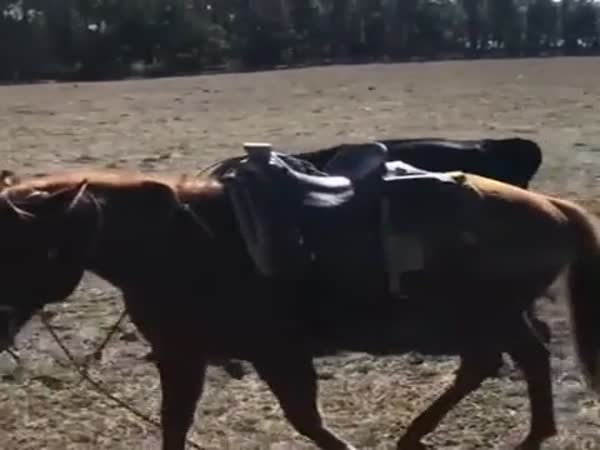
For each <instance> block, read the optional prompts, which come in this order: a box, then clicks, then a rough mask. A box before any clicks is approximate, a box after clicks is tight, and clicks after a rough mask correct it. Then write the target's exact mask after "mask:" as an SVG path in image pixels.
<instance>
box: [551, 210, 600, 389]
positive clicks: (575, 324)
mask: <svg viewBox="0 0 600 450" xmlns="http://www.w3.org/2000/svg"><path fill="white" fill-rule="evenodd" d="M551 202H552V204H553V205H554V206H555V207H557V208H558V209H559V210H560V211H561V212H562V213H563V214H564V215H565V216H567V218H568V219H569V222H570V223H571V225H572V227H573V229H574V230H575V232H576V233H577V248H576V254H575V258H574V259H573V261H572V262H571V265H570V267H569V269H568V272H567V289H568V291H569V309H570V319H571V329H572V335H573V339H574V344H575V350H576V352H577V356H578V358H579V363H580V367H581V369H582V372H583V375H584V376H585V379H586V382H587V384H588V387H589V388H590V389H592V390H593V391H595V392H596V393H600V234H599V231H598V229H597V228H596V225H595V224H594V221H595V218H594V216H592V215H591V214H590V213H588V212H586V211H585V210H584V209H583V208H582V207H580V206H578V205H576V204H574V203H572V202H568V201H565V200H560V199H555V198H553V199H551Z"/></svg>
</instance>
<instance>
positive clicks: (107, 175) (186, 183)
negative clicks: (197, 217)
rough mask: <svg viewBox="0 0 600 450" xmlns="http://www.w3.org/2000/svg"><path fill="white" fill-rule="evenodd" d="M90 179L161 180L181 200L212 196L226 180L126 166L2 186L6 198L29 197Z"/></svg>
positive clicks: (140, 184)
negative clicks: (148, 171)
mask: <svg viewBox="0 0 600 450" xmlns="http://www.w3.org/2000/svg"><path fill="white" fill-rule="evenodd" d="M83 181H87V185H88V187H89V188H90V189H92V190H93V189H94V188H97V189H121V190H138V189H144V187H146V186H148V184H149V183H151V184H159V185H162V186H163V187H165V188H167V189H168V190H170V191H171V192H172V193H173V196H174V197H175V198H177V199H178V200H181V201H186V200H188V199H192V198H193V199H201V198H203V197H207V198H212V197H214V196H216V195H219V194H220V193H221V192H222V191H223V186H222V184H221V183H220V182H219V181H218V180H217V179H216V178H214V177H211V176H195V177H192V176H189V175H186V174H183V175H170V174H145V173H141V172H136V171H126V170H114V169H110V170H109V169H106V170H90V169H82V170H73V171H69V172H60V173H53V174H44V175H32V176H28V177H22V178H20V179H19V180H18V181H17V182H15V183H14V184H12V185H9V186H6V187H4V188H3V189H2V194H3V196H4V197H5V198H7V199H8V198H12V199H26V198H27V197H29V196H31V195H32V194H34V193H36V192H47V193H52V192H56V191H58V190H61V189H66V188H71V187H75V186H77V185H78V184H81V183H82V182H83Z"/></svg>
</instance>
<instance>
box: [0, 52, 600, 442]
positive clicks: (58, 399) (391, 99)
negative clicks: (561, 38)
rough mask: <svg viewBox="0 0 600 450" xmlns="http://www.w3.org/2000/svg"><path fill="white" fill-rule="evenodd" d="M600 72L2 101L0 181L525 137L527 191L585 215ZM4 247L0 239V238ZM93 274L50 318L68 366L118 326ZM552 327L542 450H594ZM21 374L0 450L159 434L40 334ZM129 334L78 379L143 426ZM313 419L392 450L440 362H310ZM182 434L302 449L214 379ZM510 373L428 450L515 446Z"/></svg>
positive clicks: (246, 383)
mask: <svg viewBox="0 0 600 450" xmlns="http://www.w3.org/2000/svg"><path fill="white" fill-rule="evenodd" d="M598 76H600V59H595V58H587V59H577V58H564V59H546V60H520V61H489V62H444V63H424V64H402V65H400V64H394V65H369V66H346V67H327V68H312V69H301V70H290V71H278V72H268V73H255V74H228V75H213V76H197V77H189V78H171V79H163V80H148V81H126V82H114V83H93V84H83V83H82V84H45V85H35V86H18V87H0V99H1V100H0V155H1V163H0V166H2V167H0V168H7V169H12V170H15V171H16V172H20V173H22V172H26V173H37V172H46V171H50V170H57V169H65V168H66V169H71V168H76V167H81V166H95V167H132V168H137V169H142V170H146V171H178V172H179V171H181V172H194V171H196V170H198V169H200V168H201V167H202V166H204V165H205V164H207V163H210V162H212V161H214V160H216V159H218V158H220V157H223V156H226V155H234V154H238V153H240V152H241V144H242V143H243V142H244V141H257V140H258V141H270V142H273V143H274V144H275V145H277V146H278V148H281V149H283V150H288V149H289V150H300V149H310V148H317V147H320V146H325V145H329V144H335V143H339V142H342V141H361V140H365V139H372V138H383V137H390V138H391V137H410V136H449V137H457V138H477V137H503V136H515V135H519V136H523V137H526V138H531V139H534V140H536V141H537V142H539V144H540V145H541V146H542V149H543V151H544V163H543V167H542V169H541V171H540V173H539V175H538V177H537V178H536V181H535V183H534V186H533V187H534V189H539V190H542V191H544V192H547V193H555V194H560V195H563V196H566V197H567V198H569V199H574V200H580V201H582V202H584V204H585V205H586V206H588V207H590V208H591V209H592V210H594V211H596V212H600V202H598V201H596V197H597V195H598V193H599V191H600V183H598V180H597V178H598V175H597V167H600V106H599V104H600V84H599V83H598ZM5 238H9V237H5ZM121 307H122V304H121V300H120V298H119V296H118V294H117V293H116V292H115V290H114V289H112V288H110V287H108V286H106V285H105V284H103V283H102V282H100V281H99V280H97V279H94V278H92V277H89V279H88V280H87V281H86V283H85V285H84V286H82V287H81V288H80V289H79V290H78V291H77V292H76V293H75V294H74V295H73V296H72V297H71V298H70V299H69V301H68V302H65V303H64V304H61V305H56V306H55V307H53V308H51V310H52V311H53V312H54V313H55V316H54V317H53V319H52V320H53V323H55V324H57V326H58V329H59V332H60V335H61V336H62V338H63V339H64V340H65V342H66V344H67V345H68V347H69V348H70V349H71V350H72V351H73V352H74V353H75V354H76V355H78V356H79V357H84V356H85V355H86V354H88V353H90V352H91V351H92V349H93V348H94V346H95V345H97V344H98V343H99V342H100V341H101V340H102V338H103V337H104V335H105V333H106V330H107V329H108V328H109V326H110V325H111V324H112V322H113V321H114V320H115V318H116V317H117V316H118V314H119V312H120V311H121ZM544 314H545V316H546V317H547V318H549V319H550V321H551V322H552V327H553V331H554V341H553V349H552V353H553V376H554V387H555V390H556V392H555V400H556V411H557V419H558V422H559V428H560V435H559V436H558V437H557V438H556V439H554V440H553V441H552V442H551V443H549V444H548V445H547V447H546V448H548V449H556V450H569V449H600V435H599V433H598V430H599V428H598V427H599V426H600V402H598V401H596V400H594V398H593V397H592V395H591V394H588V393H586V392H585V391H584V388H583V384H582V380H581V376H580V373H579V371H578V369H577V366H576V365H575V363H574V361H573V358H572V355H573V350H572V347H571V345H570V339H569V328H568V324H567V322H566V315H565V311H564V308H563V306H562V304H560V303H559V304H558V305H554V306H553V305H548V304H546V305H545V306H544ZM19 347H20V354H21V356H22V358H23V367H21V368H20V369H19V370H16V369H15V364H14V363H13V361H12V360H11V359H10V358H9V357H7V356H6V355H1V356H0V375H1V376H2V378H1V379H0V449H3V450H17V449H18V450H26V449H36V450H41V449H52V450H55V449H114V450H118V449H131V450H133V449H135V450H137V449H155V448H158V444H159V435H158V432H157V430H156V429H154V428H153V427H152V426H150V425H147V424H145V423H142V422H140V421H139V420H138V419H137V418H136V417H134V416H133V415H131V414H130V413H128V412H126V411H123V410H121V409H119V408H117V407H116V406H115V405H114V404H113V403H112V402H111V401H110V400H107V399H106V398H105V397H103V396H102V395H100V394H98V393H96V392H95V391H94V390H93V389H91V388H90V387H89V386H88V385H87V384H86V383H80V378H79V377H78V375H77V374H76V373H75V372H74V371H73V370H72V369H71V368H70V367H68V365H67V366H64V365H65V364H66V360H65V358H64V355H63V354H62V353H61V352H60V350H59V348H58V347H57V345H56V344H55V343H53V342H52V340H51V339H50V337H49V335H48V334H47V332H46V331H44V330H43V329H42V328H41V327H40V324H39V321H38V320H34V321H33V322H32V323H31V325H30V326H28V327H27V329H26V330H24V331H23V333H21V335H20V340H19ZM146 350H147V347H146V344H145V343H144V342H143V341H140V340H139V338H138V337H137V336H136V334H135V333H134V332H133V327H132V325H131V324H130V323H127V325H126V326H124V327H123V330H122V331H120V332H118V333H117V336H115V338H114V340H113V341H112V342H111V344H110V345H109V347H108V348H107V350H106V351H105V353H104V356H103V358H102V360H101V361H100V362H98V363H94V364H92V366H91V367H92V369H91V373H92V375H93V376H94V377H95V378H96V379H98V380H101V381H102V382H103V383H104V385H105V386H106V387H107V389H108V390H110V391H111V392H113V393H114V394H115V395H117V396H118V397H119V398H121V399H123V400H125V401H127V402H128V403H129V404H131V405H132V406H133V407H135V408H137V409H139V410H140V411H142V412H144V413H147V414H149V415H151V416H153V417H155V418H156V417H157V414H156V413H157V408H158V402H159V397H160V394H159V387H158V379H157V375H156V372H155V369H154V367H153V366H152V365H151V364H149V363H148V362H146V361H144V360H143V359H141V357H142V356H143V355H144V354H145V352H146ZM318 364H319V372H320V378H321V403H322V409H323V412H324V415H325V418H326V421H327V422H328V423H329V424H330V425H331V427H332V428H333V429H334V430H335V431H336V432H338V433H340V434H341V435H342V436H344V437H345V438H347V439H348V440H350V442H352V443H353V444H355V445H356V446H357V447H358V448H361V449H375V448H377V449H386V448H392V447H393V444H394V442H395V439H396V438H397V437H398V436H399V435H400V434H401V433H402V431H403V430H404V428H405V426H406V425H407V424H408V422H409V421H410V419H411V418H412V417H414V416H415V415H416V414H417V413H418V412H419V411H421V410H422V409H423V408H424V407H425V405H426V404H428V403H429V402H430V401H431V400H432V399H433V398H434V397H435V395H436V394H437V393H438V392H440V391H441V390H442V389H443V388H444V387H445V386H446V385H447V384H448V383H449V382H450V381H451V379H452V370H453V369H454V368H455V360H454V359H451V358H436V359H425V360H422V359H421V358H419V357H418V355H407V356H402V357H386V358H380V359H375V358H372V357H370V356H367V355H362V354H352V355H347V356H342V357H337V358H327V359H323V360H320V361H319V363H318ZM209 375H210V376H209V380H208V386H207V390H206V393H205V396H204V398H203V400H202V403H201V407H200V408H198V412H197V416H196V422H195V426H194V429H193V432H192V433H191V435H190V437H191V438H192V439H193V440H194V441H196V442H198V443H201V445H202V446H203V448H206V449H215V450H216V449H225V448H229V449H242V448H244V449H258V448H260V449H279V450H284V449H310V448H313V447H312V446H311V445H310V444H308V443H307V441H306V440H304V439H303V438H301V437H299V436H298V435H297V434H296V433H295V432H294V431H293V430H292V429H291V427H290V426H289V425H288V424H287V422H285V421H284V420H283V419H282V416H281V413H280V410H279V407H278V406H277V405H276V403H275V401H274V399H273V397H272V396H271V394H270V393H269V391H268V390H267V388H266V387H265V385H264V384H263V383H261V382H260V381H258V380H257V378H256V377H255V375H254V373H251V374H250V375H249V376H248V377H246V378H245V379H244V380H242V381H236V380H232V379H230V378H228V377H227V376H226V375H224V374H223V373H222V372H221V371H220V370H219V369H212V370H211V371H210V374H209ZM527 425H528V407H527V401H526V395H525V389H524V384H523V383H522V381H521V375H520V372H518V371H516V370H514V368H513V367H512V365H511V364H508V365H507V368H506V370H504V371H503V373H502V376H501V377H500V378H498V379H494V380H490V381H488V382H486V383H485V385H484V386H483V387H482V388H481V389H480V390H479V391H477V392H476V393H475V394H474V395H472V396H470V397H469V398H468V399H467V400H466V401H464V402H463V403H462V404H461V405H460V407H458V408H457V409H455V410H454V411H453V412H452V413H451V415H450V416H449V417H448V418H447V420H445V421H444V423H443V425H442V426H441V427H440V428H439V429H438V430H437V432H436V433H435V434H434V435H433V436H432V437H431V438H430V443H431V444H432V445H433V446H434V447H435V448H438V449H453V450H454V449H475V448H482V449H490V448H506V446H509V445H510V444H514V443H515V442H516V441H517V440H518V439H519V438H520V437H521V436H522V435H523V433H524V432H525V431H526V428H527Z"/></svg>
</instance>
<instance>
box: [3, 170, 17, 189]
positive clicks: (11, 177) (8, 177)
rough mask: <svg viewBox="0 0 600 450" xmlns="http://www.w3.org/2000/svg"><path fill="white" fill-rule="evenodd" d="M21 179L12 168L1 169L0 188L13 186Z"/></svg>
mask: <svg viewBox="0 0 600 450" xmlns="http://www.w3.org/2000/svg"><path fill="white" fill-rule="evenodd" d="M20 181H21V180H20V178H19V177H18V176H17V175H16V174H15V173H14V172H13V171H12V170H7V169H3V170H0V190H2V189H4V188H7V187H10V186H13V185H15V184H17V183H19V182H20Z"/></svg>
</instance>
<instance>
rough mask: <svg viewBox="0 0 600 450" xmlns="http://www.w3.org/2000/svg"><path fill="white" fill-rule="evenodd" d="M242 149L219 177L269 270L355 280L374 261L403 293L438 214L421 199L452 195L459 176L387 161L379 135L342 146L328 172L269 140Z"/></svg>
mask: <svg viewBox="0 0 600 450" xmlns="http://www.w3.org/2000/svg"><path fill="white" fill-rule="evenodd" d="M244 150H245V151H246V153H247V157H246V158H244V159H242V160H241V161H240V162H239V164H237V165H236V166H235V167H233V168H231V169H230V170H229V171H227V172H226V173H225V174H224V175H223V176H222V178H221V181H222V182H223V183H224V185H225V189H226V192H227V193H228V195H229V197H230V199H231V201H232V205H233V209H234V213H235V217H236V219H237V222H238V225H239V227H240V230H241V233H242V235H243V237H244V241H245V243H246V246H247V249H248V253H249V255H250V257H251V259H252V260H253V262H254V264H255V266H256V268H257V269H258V271H259V272H260V273H261V274H262V275H264V276H267V277H291V278H298V277H300V276H302V275H304V274H307V273H310V272H311V271H315V270H316V271H317V272H318V273H319V274H320V275H323V274H324V273H325V274H327V275H328V276H330V277H332V278H337V279H353V280H356V279H357V276H364V271H365V267H367V268H369V269H370V268H373V271H372V272H373V273H379V274H384V275H385V276H386V277H387V282H388V284H389V289H391V290H392V291H394V292H397V291H399V289H400V288H399V286H398V280H399V278H400V277H399V274H402V273H403V272H406V271H413V270H421V269H423V266H424V264H425V261H424V259H425V256H424V253H425V252H424V241H423V238H422V237H421V236H422V235H423V230H425V229H427V227H428V226H430V224H431V223H432V221H431V220H430V218H428V217H427V216H428V211H427V207H426V206H427V205H426V204H424V199H425V203H426V202H427V199H429V198H435V199H436V204H439V203H441V197H440V196H443V195H444V194H446V197H448V196H449V195H454V196H455V192H456V190H457V189H456V188H457V186H459V185H460V183H461V176H462V173H432V172H427V171H424V170H421V169H418V168H415V167H413V166H411V165H409V164H406V163H404V162H402V161H387V157H388V152H387V148H386V147H385V145H383V144H381V143H378V142H374V143H372V144H369V145H363V146H360V147H357V148H356V149H353V150H347V151H344V152H340V153H338V154H337V155H336V156H335V157H334V158H332V159H331V160H330V161H329V163H328V164H327V165H326V166H325V167H324V168H323V170H319V169H317V168H316V167H314V166H313V165H312V164H310V163H308V162H307V161H305V160H301V159H298V158H296V157H292V156H289V155H286V154H283V153H279V152H276V151H273V149H272V147H271V145H270V144H265V143H249V144H245V145H244ZM448 187H450V188H451V189H449V188H448ZM452 191H453V192H452ZM436 196H437V197H436ZM448 198H449V197H448ZM442 203H443V202H442ZM454 204H455V205H456V201H454ZM429 215H431V214H429Z"/></svg>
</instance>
